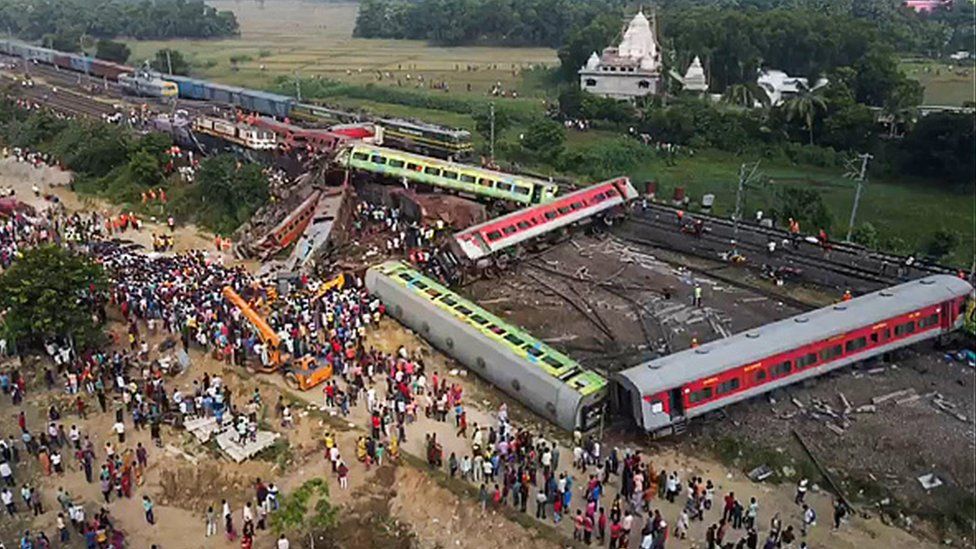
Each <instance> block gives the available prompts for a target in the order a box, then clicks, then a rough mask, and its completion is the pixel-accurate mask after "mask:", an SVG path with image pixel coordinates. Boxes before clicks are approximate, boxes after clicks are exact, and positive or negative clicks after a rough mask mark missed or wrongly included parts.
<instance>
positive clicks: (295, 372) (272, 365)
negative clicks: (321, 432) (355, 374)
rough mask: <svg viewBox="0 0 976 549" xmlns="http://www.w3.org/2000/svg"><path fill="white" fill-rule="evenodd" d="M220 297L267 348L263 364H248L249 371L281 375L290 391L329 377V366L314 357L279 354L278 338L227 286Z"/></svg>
mask: <svg viewBox="0 0 976 549" xmlns="http://www.w3.org/2000/svg"><path fill="white" fill-rule="evenodd" d="M223 294H224V298H225V299H227V301H229V302H230V303H231V304H232V305H234V306H235V307H237V308H238V309H239V310H240V311H241V314H242V315H244V318H246V319H247V321H248V322H249V323H250V324H251V327H252V328H254V331H255V332H256V333H257V334H258V337H260V338H261V342H262V343H264V344H265V345H267V347H268V363H267V365H265V364H263V363H261V362H259V363H258V364H257V365H256V366H251V365H248V368H249V369H252V370H254V371H256V372H261V373H265V374H272V373H275V372H281V373H283V374H284V376H285V382H286V383H287V384H288V385H289V386H290V387H292V388H294V389H301V390H302V391H307V390H309V389H311V388H312V387H315V386H316V385H318V384H319V383H322V382H323V381H327V380H329V379H331V378H332V365H331V364H329V363H319V362H318V361H317V360H315V357H314V356H311V355H305V356H303V357H300V358H298V359H293V358H292V356H291V355H290V354H288V353H283V352H282V351H281V337H280V336H278V334H277V333H275V331H274V330H273V329H272V328H271V326H270V325H269V324H268V322H267V321H266V320H264V318H263V317H262V316H261V315H260V314H258V313H257V312H256V311H255V310H254V308H253V307H251V305H250V304H248V303H247V301H245V300H244V298H242V297H241V296H240V295H238V293H237V292H235V291H234V289H233V288H231V287H230V286H226V287H224V291H223Z"/></svg>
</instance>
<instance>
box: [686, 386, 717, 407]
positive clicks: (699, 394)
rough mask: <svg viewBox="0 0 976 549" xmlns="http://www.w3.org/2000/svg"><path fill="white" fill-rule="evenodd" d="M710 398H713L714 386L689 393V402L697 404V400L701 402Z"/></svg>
mask: <svg viewBox="0 0 976 549" xmlns="http://www.w3.org/2000/svg"><path fill="white" fill-rule="evenodd" d="M710 398H712V388H711V387H705V388H704V389H702V390H700V391H694V392H693V393H691V394H690V395H688V402H690V403H692V404H695V403H696V402H701V401H703V400H708V399H710Z"/></svg>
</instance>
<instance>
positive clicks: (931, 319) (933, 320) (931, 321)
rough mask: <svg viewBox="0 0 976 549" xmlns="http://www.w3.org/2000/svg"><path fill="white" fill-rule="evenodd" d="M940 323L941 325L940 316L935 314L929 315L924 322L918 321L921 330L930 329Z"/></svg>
mask: <svg viewBox="0 0 976 549" xmlns="http://www.w3.org/2000/svg"><path fill="white" fill-rule="evenodd" d="M938 323H939V315H938V314H934V315H929V316H927V317H925V318H923V319H922V320H919V321H918V327H919V328H928V327H929V326H935V325H936V324H938Z"/></svg>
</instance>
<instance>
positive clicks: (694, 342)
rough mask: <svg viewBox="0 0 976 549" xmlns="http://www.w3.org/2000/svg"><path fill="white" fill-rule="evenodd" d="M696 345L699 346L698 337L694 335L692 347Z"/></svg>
mask: <svg viewBox="0 0 976 549" xmlns="http://www.w3.org/2000/svg"><path fill="white" fill-rule="evenodd" d="M696 347H698V338H697V337H693V338H691V348H692V349H694V348H696Z"/></svg>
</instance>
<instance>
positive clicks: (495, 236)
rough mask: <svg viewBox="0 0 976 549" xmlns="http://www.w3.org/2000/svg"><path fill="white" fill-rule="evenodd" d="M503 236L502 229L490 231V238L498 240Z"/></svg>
mask: <svg viewBox="0 0 976 549" xmlns="http://www.w3.org/2000/svg"><path fill="white" fill-rule="evenodd" d="M501 237H502V233H501V231H491V232H490V233H488V240H498V239H499V238H501Z"/></svg>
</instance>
